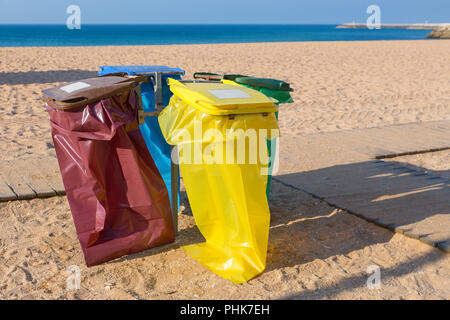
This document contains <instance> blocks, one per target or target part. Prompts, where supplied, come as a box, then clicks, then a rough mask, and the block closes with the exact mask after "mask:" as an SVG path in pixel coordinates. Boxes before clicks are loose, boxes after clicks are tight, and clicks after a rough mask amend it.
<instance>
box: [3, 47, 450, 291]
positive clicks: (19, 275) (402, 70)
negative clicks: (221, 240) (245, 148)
mask: <svg viewBox="0 0 450 320" xmlns="http://www.w3.org/2000/svg"><path fill="white" fill-rule="evenodd" d="M449 53H450V41H425V40H424V41H380V42H316V43H266V44H219V45H174V46H137V47H126V46H121V47H76V48H69V47H66V48H0V160H14V159H17V158H21V159H27V158H36V157H55V154H54V148H53V143H52V141H51V136H50V129H49V123H48V115H47V113H46V111H45V108H44V105H43V103H42V101H41V100H40V99H41V93H40V92H41V90H43V89H46V88H49V87H52V86H55V85H58V84H61V83H63V82H66V81H74V80H79V79H82V78H87V77H94V76H96V71H97V68H98V66H100V65H120V64H122V65H124V64H159V65H168V66H172V67H182V68H184V69H186V71H187V75H186V78H190V77H191V76H192V74H193V72H195V71H212V72H233V73H244V74H251V75H258V76H267V77H275V78H279V79H283V80H285V81H288V82H290V83H291V85H292V87H293V88H295V92H294V94H293V98H294V100H295V103H293V104H289V105H282V106H281V108H280V127H281V133H282V135H283V137H284V139H285V141H290V142H291V143H295V140H296V139H301V137H302V136H303V135H305V134H312V133H318V132H333V131H339V130H349V129H354V128H369V127H377V126H385V125H391V124H400V123H409V122H420V121H431V120H442V119H447V120H449V119H450V54H449ZM287 153H289V155H290V157H289V159H292V158H293V156H294V157H295V154H299V153H298V150H296V149H295V148H294V147H292V146H290V145H286V143H284V144H283V143H281V167H283V154H287ZM326 156H327V157H330V159H331V158H333V157H337V156H338V155H337V154H333V153H332V152H329V153H327V154H326ZM391 160H392V161H400V162H404V163H407V164H408V165H410V166H414V167H415V168H416V169H419V170H423V171H426V172H430V173H432V174H437V175H441V176H443V177H446V178H448V177H449V170H450V152H449V151H441V152H435V153H429V154H424V155H416V156H406V157H399V158H395V159H391ZM296 168H297V169H298V170H302V169H303V170H305V168H302V159H301V158H300V157H299V158H298V164H296ZM271 197H272V198H271V201H270V207H271V213H272V221H271V231H270V239H269V251H268V259H267V269H266V271H265V272H264V273H263V274H262V275H260V276H258V277H256V278H255V279H253V280H251V281H249V282H248V283H245V284H242V285H233V284H231V283H230V282H228V281H226V280H223V279H221V278H220V277H218V276H216V275H215V274H213V273H211V272H209V271H208V270H206V269H205V268H203V267H202V266H201V265H199V264H198V263H197V262H196V261H195V260H193V259H191V258H189V257H188V256H187V255H186V254H185V253H184V252H183V250H182V249H181V248H180V245H184V244H190V243H195V242H200V241H202V237H201V235H200V233H199V232H198V229H197V228H196V227H195V222H194V219H193V217H192V216H191V215H189V207H188V204H187V200H186V196H185V194H183V199H182V200H183V204H184V205H185V206H186V207H187V208H186V209H185V210H184V212H183V214H180V236H179V240H178V241H179V242H178V243H176V244H173V245H169V246H168V247H163V248H156V249H152V250H148V251H145V252H143V253H140V254H135V255H131V256H128V257H125V258H122V259H118V260H116V261H113V262H110V263H107V264H104V265H101V266H96V267H92V268H86V267H85V266H84V261H83V258H82V253H81V249H80V247H79V244H78V240H77V238H76V234H75V229H74V226H73V223H72V220H71V215H70V210H69V207H68V204H67V201H66V198H65V197H54V198H49V199H35V200H31V201H13V202H7V203H0V228H1V232H0V260H1V261H0V298H1V299H14V298H19V299H20V298H30V299H32V298H45V299H49V298H55V299H59V298H61V299H66V298H69V299H89V298H94V299H103V298H106V299H109V298H115V299H136V298H140V299H180V298H193V299H216V298H217V299H223V298H225V299H227V298H234V299H252V298H255V299H275V298H292V299H320V298H331V299H366V298H367V299H427V298H440V299H449V298H450V270H449V267H448V266H449V265H450V257H449V255H448V254H445V253H443V252H441V251H439V250H438V249H435V248H432V247H430V246H428V245H426V244H424V243H421V242H419V241H417V240H414V239H410V238H407V237H405V236H403V235H400V234H394V233H392V232H391V231H389V230H386V229H383V228H381V227H378V226H375V225H373V224H371V223H368V222H366V221H364V220H362V219H360V218H357V217H355V216H353V215H350V214H348V213H347V212H345V211H339V210H335V209H334V208H333V207H330V206H329V205H327V204H326V203H324V202H322V201H320V200H318V199H315V198H312V197H311V196H309V195H307V194H305V193H303V192H300V191H298V190H294V189H291V188H289V187H286V186H283V185H281V184H279V183H277V182H274V185H273V189H272V196H271ZM72 265H76V266H79V267H80V268H81V286H82V288H81V290H67V288H66V279H67V277H68V274H67V273H66V270H67V268H68V267H69V266H72ZM372 265H377V266H379V267H380V268H381V287H380V288H379V289H372V290H371V289H369V288H368V287H367V286H366V281H367V278H368V277H369V276H370V274H369V273H367V268H368V267H370V266H372Z"/></svg>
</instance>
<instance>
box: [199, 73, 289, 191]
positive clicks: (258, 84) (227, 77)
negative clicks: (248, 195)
mask: <svg viewBox="0 0 450 320" xmlns="http://www.w3.org/2000/svg"><path fill="white" fill-rule="evenodd" d="M194 78H195V79H204V80H207V81H222V82H223V83H229V84H237V85H241V86H244V87H247V88H252V89H255V90H258V91H259V92H261V93H263V94H265V95H266V96H268V97H270V98H273V99H275V100H277V102H275V104H276V106H277V108H278V106H279V105H280V104H283V103H292V102H294V101H293V100H292V97H291V92H292V91H294V90H293V89H292V88H291V87H290V84H289V83H287V82H284V81H281V80H277V79H271V78H257V77H250V76H245V75H242V74H217V73H211V72H196V73H194ZM275 115H276V117H277V120H278V111H277V112H276V113H275ZM276 148H277V141H276V139H273V140H267V149H268V150H269V158H270V165H269V174H268V176H267V191H266V193H267V199H269V195H270V185H271V182H272V171H273V167H274V164H275V156H276V154H277V152H276ZM274 151H275V152H274Z"/></svg>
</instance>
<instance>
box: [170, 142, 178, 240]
mask: <svg viewBox="0 0 450 320" xmlns="http://www.w3.org/2000/svg"><path fill="white" fill-rule="evenodd" d="M170 150H171V152H170V154H171V165H170V176H171V181H172V185H171V188H172V190H171V195H172V220H173V228H174V230H175V235H177V234H178V179H179V177H178V149H177V146H171V149H170Z"/></svg>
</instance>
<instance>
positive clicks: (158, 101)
mask: <svg viewBox="0 0 450 320" xmlns="http://www.w3.org/2000/svg"><path fill="white" fill-rule="evenodd" d="M153 81H154V82H153V83H154V88H155V89H154V91H155V110H156V111H162V109H163V87H162V76H161V72H155V76H154V79H153Z"/></svg>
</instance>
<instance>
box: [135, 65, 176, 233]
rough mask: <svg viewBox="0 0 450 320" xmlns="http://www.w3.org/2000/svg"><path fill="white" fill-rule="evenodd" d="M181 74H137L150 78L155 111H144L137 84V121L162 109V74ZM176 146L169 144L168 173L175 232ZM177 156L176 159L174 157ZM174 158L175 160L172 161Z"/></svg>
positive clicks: (143, 120) (153, 115) (152, 115)
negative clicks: (169, 160)
mask: <svg viewBox="0 0 450 320" xmlns="http://www.w3.org/2000/svg"><path fill="white" fill-rule="evenodd" d="M163 73H164V74H177V75H178V74H181V72H155V73H147V74H139V76H145V77H148V78H152V79H151V81H152V82H153V88H154V92H155V111H152V112H144V109H143V105H142V97H141V88H140V86H138V89H137V90H138V94H139V109H138V123H139V124H144V123H145V118H146V117H155V116H158V115H159V113H160V112H161V111H162V110H163V109H164V105H163V86H162V74H163ZM176 148H177V147H176V146H171V149H170V150H171V152H170V154H171V162H170V163H171V165H170V175H171V179H170V180H171V186H170V188H171V195H172V202H171V208H170V209H171V212H172V220H173V228H174V231H175V234H176V235H177V234H178V179H179V166H178V154H177V149H176ZM174 157H177V159H174ZM174 160H175V161H174Z"/></svg>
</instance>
